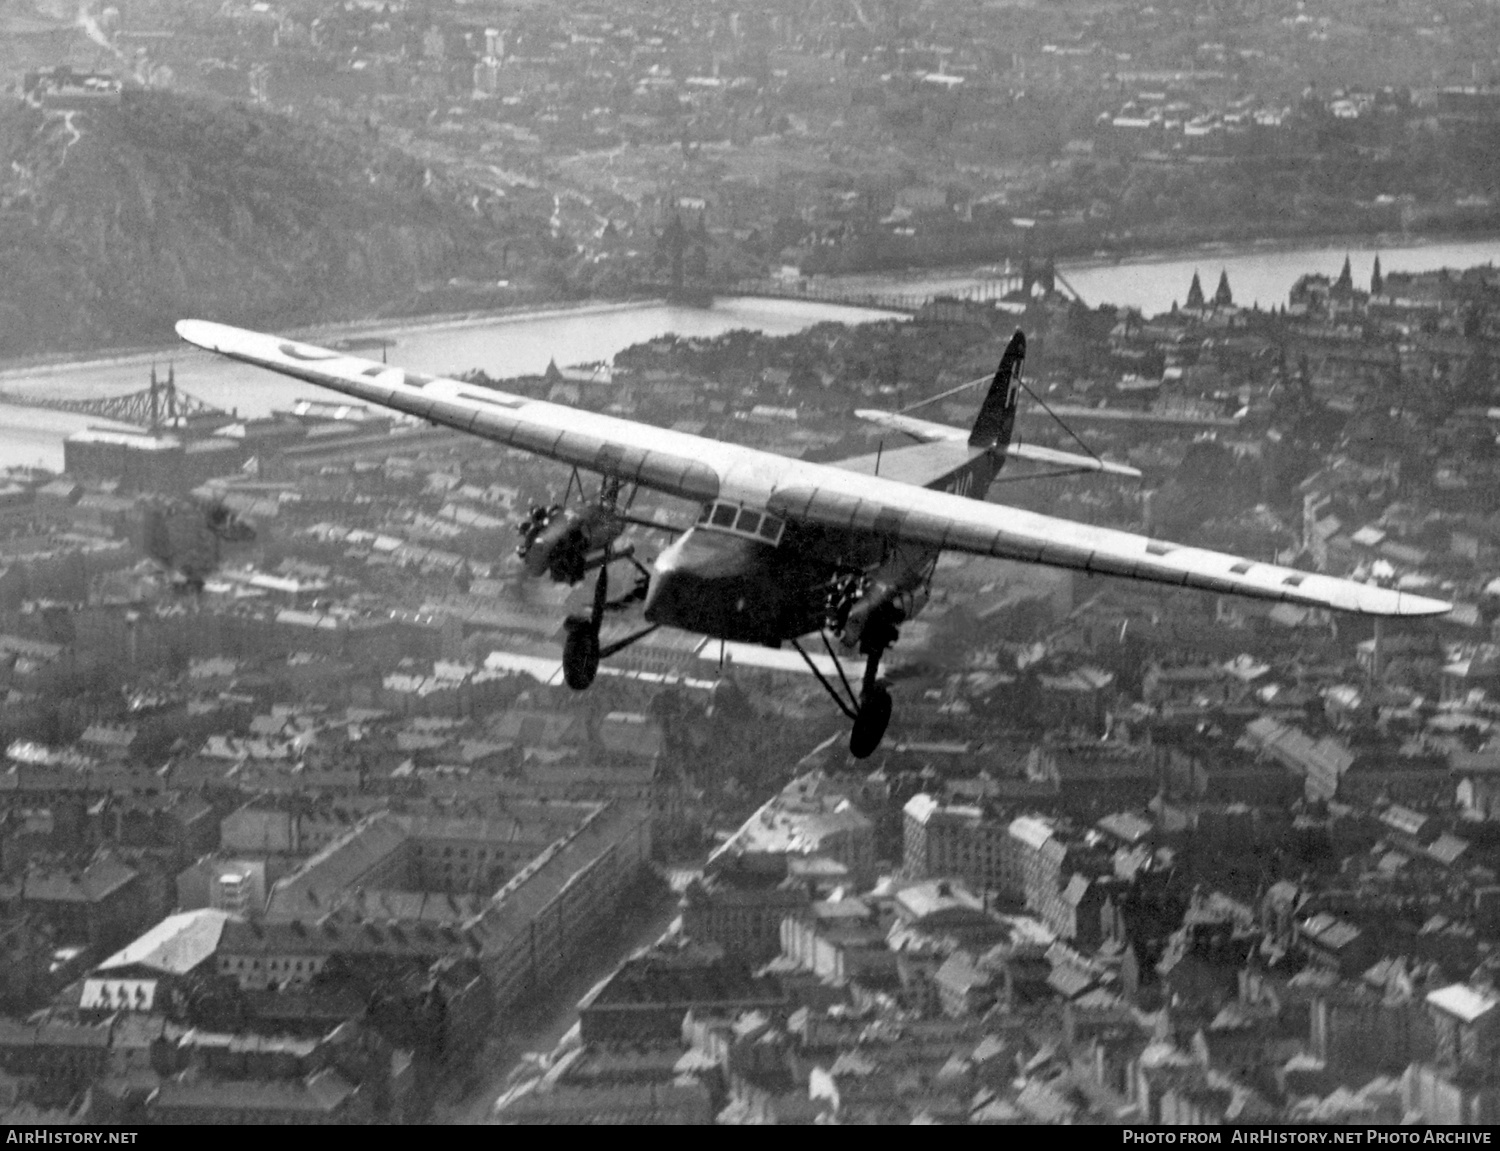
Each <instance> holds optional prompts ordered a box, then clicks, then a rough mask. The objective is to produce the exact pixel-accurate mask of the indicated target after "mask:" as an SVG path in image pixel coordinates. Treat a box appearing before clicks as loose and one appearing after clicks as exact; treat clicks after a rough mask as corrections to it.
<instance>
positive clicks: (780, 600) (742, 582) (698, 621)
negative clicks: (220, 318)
mask: <svg viewBox="0 0 1500 1151" xmlns="http://www.w3.org/2000/svg"><path fill="white" fill-rule="evenodd" d="M706 518H707V517H705V519H706ZM930 559H931V556H929V555H928V554H927V551H926V549H923V550H922V551H921V552H920V553H919V552H917V551H914V550H912V549H902V550H901V551H900V552H899V553H898V552H896V551H895V550H894V549H892V548H891V547H890V546H889V545H888V544H887V543H886V541H884V540H882V539H881V538H880V537H878V536H875V535H872V534H869V533H864V532H834V531H827V530H819V529H813V530H811V531H808V530H802V529H799V528H797V527H794V526H790V525H789V526H788V527H787V529H786V531H785V534H784V536H783V537H782V538H780V540H779V541H778V542H776V543H772V542H770V541H768V540H764V539H759V538H753V537H752V536H749V535H745V534H738V533H735V532H733V531H729V530H723V529H721V528H716V527H714V526H712V525H711V524H708V523H700V524H699V525H698V526H696V527H693V528H691V529H689V530H688V531H687V532H685V533H683V535H681V536H680V537H678V539H677V540H675V541H674V542H673V543H672V544H671V545H670V546H669V547H668V548H666V549H665V550H664V551H663V552H662V553H661V554H660V555H659V556H658V557H657V559H656V563H655V565H654V568H653V571H652V576H651V587H650V591H649V592H648V593H647V596H646V603H645V617H646V620H647V622H649V623H654V624H660V625H662V626H665V627H675V628H680V629H682V630H684V631H692V632H698V633H700V634H702V635H706V636H709V637H710V638H713V639H723V640H729V641H732V642H737V643H758V644H765V645H767V646H770V647H779V646H780V645H781V644H782V643H784V642H785V641H787V640H791V639H796V638H797V637H798V636H803V635H807V634H808V633H809V632H814V631H817V630H819V629H820V628H822V627H824V626H825V622H826V617H827V604H828V593H829V589H830V586H831V585H832V584H833V582H834V581H835V580H837V579H838V578H839V577H840V576H848V575H851V574H874V573H880V575H881V578H882V579H886V580H889V581H890V582H891V583H892V584H893V585H899V586H900V587H901V588H902V590H907V589H909V588H912V587H915V586H916V585H917V584H918V583H920V582H922V581H923V580H924V579H925V574H926V571H927V570H928V569H929V568H930Z"/></svg>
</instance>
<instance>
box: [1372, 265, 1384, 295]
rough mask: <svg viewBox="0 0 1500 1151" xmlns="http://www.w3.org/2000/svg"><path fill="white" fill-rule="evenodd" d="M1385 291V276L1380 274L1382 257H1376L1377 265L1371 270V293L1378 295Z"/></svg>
mask: <svg viewBox="0 0 1500 1151" xmlns="http://www.w3.org/2000/svg"><path fill="white" fill-rule="evenodd" d="M1383 291H1385V277H1384V276H1382V275H1381V274H1380V257H1379V256H1376V257H1375V267H1374V268H1372V269H1371V270H1370V295H1372V296H1378V295H1380V293H1381V292H1383Z"/></svg>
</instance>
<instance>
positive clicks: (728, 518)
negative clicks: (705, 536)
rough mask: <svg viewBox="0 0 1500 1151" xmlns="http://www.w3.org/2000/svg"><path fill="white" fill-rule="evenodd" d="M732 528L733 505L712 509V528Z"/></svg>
mask: <svg viewBox="0 0 1500 1151" xmlns="http://www.w3.org/2000/svg"><path fill="white" fill-rule="evenodd" d="M733 526H734V505H733V504H720V505H719V506H718V507H716V508H714V527H716V528H727V527H733Z"/></svg>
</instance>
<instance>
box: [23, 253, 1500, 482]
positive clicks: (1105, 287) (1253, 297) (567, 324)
mask: <svg viewBox="0 0 1500 1151" xmlns="http://www.w3.org/2000/svg"><path fill="white" fill-rule="evenodd" d="M1346 255H1347V256H1348V257H1349V258H1350V262H1351V265H1352V268H1353V272H1354V279H1355V283H1356V284H1358V285H1360V286H1361V287H1363V286H1366V285H1368V283H1369V278H1370V271H1371V267H1372V265H1373V263H1374V260H1375V257H1376V256H1377V255H1378V256H1379V257H1380V263H1381V268H1382V269H1383V270H1384V271H1386V272H1398V271H1410V272H1419V271H1428V270H1431V269H1434V268H1442V267H1450V268H1466V267H1472V266H1474V265H1478V264H1489V263H1496V262H1500V238H1496V239H1488V240H1466V241H1422V242H1416V243H1405V242H1402V241H1400V240H1394V239H1393V240H1391V241H1389V242H1386V243H1377V242H1370V241H1362V242H1359V243H1328V244H1319V245H1308V246H1305V247H1298V248H1278V247H1269V246H1268V247H1256V248H1249V249H1247V248H1240V249H1229V248H1226V249H1224V250H1218V249H1214V248H1204V249H1199V250H1196V251H1193V252H1190V253H1174V254H1172V255H1168V256H1161V257H1142V258H1138V259H1130V260H1124V261H1108V262H1105V261H1095V262H1089V261H1079V262H1077V263H1065V264H1063V265H1062V266H1061V268H1060V271H1061V272H1062V274H1063V276H1064V277H1065V278H1066V280H1067V282H1068V284H1070V285H1071V286H1072V287H1073V289H1074V290H1075V291H1077V292H1078V294H1079V295H1080V296H1082V297H1083V299H1084V301H1085V302H1086V303H1088V304H1090V305H1095V304H1103V303H1112V304H1119V305H1124V306H1129V307H1135V308H1139V309H1141V310H1142V311H1143V312H1145V313H1146V314H1148V315H1151V314H1154V313H1157V312H1162V311H1166V310H1168V309H1169V308H1171V306H1172V302H1173V301H1174V300H1177V301H1183V300H1185V299H1186V297H1187V290H1188V284H1189V283H1190V282H1191V280H1192V277H1193V273H1194V272H1197V273H1198V274H1199V276H1200V278H1201V281H1202V284H1203V290H1204V292H1205V293H1207V294H1209V295H1212V294H1213V291H1214V289H1215V287H1216V286H1217V285H1218V281H1219V274H1220V272H1221V271H1222V272H1224V273H1226V274H1227V275H1228V277H1229V284H1230V288H1231V290H1232V291H1233V293H1234V298H1235V302H1236V303H1239V304H1243V305H1247V306H1248V305H1251V304H1259V305H1260V306H1261V307H1272V306H1275V305H1279V304H1283V303H1285V302H1286V298H1287V292H1288V291H1289V290H1290V289H1291V286H1292V285H1293V284H1294V283H1295V282H1296V280H1297V278H1298V277H1299V276H1302V275H1304V274H1306V273H1308V272H1322V273H1324V274H1326V275H1329V276H1335V275H1337V274H1338V272H1339V269H1340V267H1341V266H1342V265H1343V262H1344V257H1345V256H1346ZM992 274H993V272H992V270H990V269H985V268H971V269H962V270H954V271H937V272H921V273H912V274H906V275H887V276H859V277H841V278H839V279H838V280H837V281H828V282H838V283H843V284H846V285H848V286H849V287H850V288H851V290H857V291H860V292H876V293H880V292H892V293H894V292H900V293H920V294H940V293H943V292H956V291H962V290H964V289H965V288H969V287H973V286H976V285H978V284H980V283H982V282H983V281H984V280H985V279H986V278H987V275H992ZM885 315H886V313H881V312H876V311H870V310H867V309H861V308H844V307H838V306H834V305H828V304H818V303H807V302H800V301H783V300H762V299H753V298H743V297H741V298H726V299H721V300H718V301H717V302H715V304H714V305H713V307H711V308H683V307H672V306H667V305H663V304H650V303H643V304H621V305H600V306H593V307H586V308H581V309H573V310H559V311H551V312H538V313H529V314H523V315H504V316H485V317H476V318H467V319H462V320H452V319H449V320H439V321H426V322H422V321H411V322H406V323H392V324H390V325H388V326H382V327H380V328H378V329H376V328H372V327H370V326H369V325H362V326H358V327H354V326H351V327H349V328H344V329H325V330H322V331H320V332H319V333H318V336H317V338H319V339H324V340H335V339H338V338H341V337H343V336H346V335H358V336H365V337H376V336H379V337H383V338H386V339H388V340H391V341H393V343H392V344H391V346H390V351H389V356H390V359H391V361H392V362H393V363H400V364H402V365H404V366H406V367H411V368H416V369H420V370H422V371H428V372H438V373H448V374H452V373H456V372H463V371H467V370H469V369H471V368H482V369H483V370H484V371H486V372H488V373H489V374H490V375H492V376H498V377H505V376H515V375H524V374H529V373H538V372H541V371H543V370H545V368H546V366H547V363H548V361H549V360H553V359H556V361H557V362H558V363H559V364H561V365H564V366H566V365H569V364H578V363H589V362H593V361H599V360H608V359H610V358H611V357H612V356H613V355H614V354H615V353H616V352H618V351H620V350H621V349H623V348H626V347H629V346H630V345H631V344H635V343H639V342H641V341H643V340H648V339H651V338H652V337H653V336H658V335H662V334H663V333H666V332H676V333H677V334H679V335H683V336H715V335H720V334H722V333H724V332H728V331H731V330H733V329H736V328H751V329H754V330H757V331H762V332H766V333H768V334H771V335H789V334H791V333H793V332H798V331H802V330H804V329H805V328H808V327H810V326H812V325H813V324H817V323H821V322H824V321H829V320H833V321H842V322H846V323H863V322H868V321H872V320H877V319H881V318H883V317H884V316H885ZM357 354H361V355H370V356H373V355H374V353H372V352H368V351H365V352H359V353H357ZM153 362H154V363H155V364H156V365H157V366H158V367H159V368H160V369H162V370H163V371H164V370H165V368H166V366H167V365H168V364H169V363H170V364H171V365H172V366H173V368H174V370H175V373H176V378H177V383H178V385H179V387H181V388H182V389H183V390H185V391H187V392H189V393H191V394H193V395H195V396H197V397H199V398H200V399H203V400H206V401H207V402H209V403H211V404H214V405H216V406H218V407H223V408H228V409H233V410H236V411H238V412H239V413H240V414H242V415H247V416H263V415H267V414H268V413H270V412H271V411H272V410H274V409H279V408H285V407H286V406H287V405H288V404H290V403H291V402H292V401H293V400H295V399H299V398H302V397H307V396H312V395H314V394H315V393H316V392H317V389H315V388H312V387H309V386H308V385H306V384H300V383H297V382H295V381H291V380H285V379H282V378H280V377H276V376H273V375H271V374H269V373H266V372H261V371H257V370H256V369H254V368H249V367H245V366H243V365H240V364H234V363H231V362H229V361H226V360H222V359H219V358H217V357H213V356H209V355H207V354H206V353H200V352H197V351H194V350H191V349H188V348H185V347H183V346H181V345H178V346H176V347H172V348H164V349H161V350H160V351H159V352H156V353H152V354H139V355H131V356H124V357H118V358H114V359H107V360H92V361H83V362H76V363H64V364H53V365H48V366H45V367H19V368H11V369H9V370H0V391H6V392H14V393H31V394H34V395H51V396H58V397H65V398H82V397H90V396H108V395H121V394H124V393H127V392H133V391H138V390H139V389H141V388H143V387H144V386H145V385H146V382H147V378H148V375H149V372H150V369H151V366H152V364H153ZM325 398H326V396H325ZM97 423H99V421H98V420H90V419H88V418H87V417H82V416H69V415H63V414H61V413H56V412H48V411H44V410H40V409H31V408H17V407H4V406H0V466H10V465H19V464H26V465H37V466H42V467H48V468H52V469H54V470H56V469H60V468H61V466H62V439H63V437H64V436H66V435H67V434H68V433H69V432H71V431H74V430H76V429H78V428H82V427H84V426H87V425H89V424H97Z"/></svg>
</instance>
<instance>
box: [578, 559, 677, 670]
mask: <svg viewBox="0 0 1500 1151" xmlns="http://www.w3.org/2000/svg"><path fill="white" fill-rule="evenodd" d="M619 559H624V560H629V561H630V562H631V563H632V564H633V565H634V566H635V569H636V573H637V576H638V578H637V579H636V582H635V586H634V587H633V588H631V590H630V591H629V592H627V593H626V594H625V595H623V596H621V597H620V598H619V599H617V600H611V599H610V598H609V565H610V563H611V562H612V561H614V560H619ZM650 586H651V573H650V572H648V571H647V570H646V569H645V568H644V567H642V566H641V564H640V562H639V561H637V560H636V558H635V557H634V556H633V555H632V554H631V553H630V551H629V550H628V549H624V550H619V551H612V552H608V553H606V554H605V556H604V558H603V559H602V560H600V562H599V576H598V578H597V579H596V580H595V581H594V602H593V606H592V608H591V609H590V611H589V613H588V615H570V616H569V617H568V618H567V619H565V620H564V621H563V628H564V630H565V631H566V633H567V634H566V636H565V637H564V639H563V682H564V683H566V684H567V685H568V686H569V687H571V688H572V689H573V690H574V691H583V690H584V688H586V687H588V686H589V685H590V684H591V683H593V682H594V677H595V676H597V675H598V674H599V661H600V660H602V659H606V658H607V657H609V656H612V655H614V654H615V653H616V652H621V651H624V650H625V649H626V648H627V647H629V646H630V645H631V644H633V643H635V642H636V641H637V640H640V639H645V638H646V637H647V636H648V635H650V634H651V633H652V632H654V631H655V630H656V628H657V625H656V624H652V625H650V626H649V627H646V628H642V629H641V630H640V631H637V632H633V633H632V634H630V635H628V636H626V637H625V638H624V639H620V640H616V641H615V642H614V643H612V644H609V645H608V646H600V643H599V632H600V629H601V628H602V627H603V625H604V614H605V612H611V611H620V610H622V609H624V608H627V607H629V606H630V605H631V604H634V603H639V602H640V601H641V600H643V599H645V598H646V592H647V590H648V589H649V588H650Z"/></svg>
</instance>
